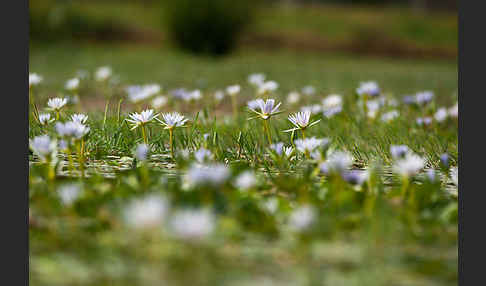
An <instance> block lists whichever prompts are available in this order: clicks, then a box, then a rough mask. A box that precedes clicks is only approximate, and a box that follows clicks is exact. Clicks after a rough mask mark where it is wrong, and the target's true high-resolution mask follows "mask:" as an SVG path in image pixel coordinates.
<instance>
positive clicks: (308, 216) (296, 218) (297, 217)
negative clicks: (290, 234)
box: [289, 205, 316, 231]
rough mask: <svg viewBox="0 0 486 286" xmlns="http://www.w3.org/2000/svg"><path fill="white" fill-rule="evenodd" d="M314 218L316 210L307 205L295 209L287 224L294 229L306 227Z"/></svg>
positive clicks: (300, 229)
mask: <svg viewBox="0 0 486 286" xmlns="http://www.w3.org/2000/svg"><path fill="white" fill-rule="evenodd" d="M315 219H316V210H315V209H314V208H313V207H312V206H309V205H304V206H301V207H299V208H297V209H295V210H294V211H293V212H292V213H291V214H290V218H289V226H290V228H291V229H292V230H294V231H303V230H306V229H308V228H309V227H310V226H311V225H312V223H313V222H314V221H315Z"/></svg>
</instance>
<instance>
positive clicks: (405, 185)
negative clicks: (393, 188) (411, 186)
mask: <svg viewBox="0 0 486 286" xmlns="http://www.w3.org/2000/svg"><path fill="white" fill-rule="evenodd" d="M407 189H408V177H403V180H402V199H405V196H406V195H407Z"/></svg>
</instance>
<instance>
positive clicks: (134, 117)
mask: <svg viewBox="0 0 486 286" xmlns="http://www.w3.org/2000/svg"><path fill="white" fill-rule="evenodd" d="M158 116H159V114H154V110H153V109H146V110H144V111H142V112H141V113H138V112H134V113H132V114H129V115H128V117H129V118H127V119H125V120H126V121H127V122H128V123H130V124H131V125H132V130H133V129H135V128H137V127H138V126H142V125H145V124H147V123H149V122H152V120H154V119H157V117H158Z"/></svg>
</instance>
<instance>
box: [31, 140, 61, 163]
mask: <svg viewBox="0 0 486 286" xmlns="http://www.w3.org/2000/svg"><path fill="white" fill-rule="evenodd" d="M29 147H30V149H32V152H33V153H34V154H36V155H37V156H39V158H40V159H41V160H42V161H46V160H48V159H49V157H50V156H51V154H52V153H53V152H54V151H55V150H56V142H55V141H54V140H51V138H50V137H49V136H48V135H40V136H36V137H34V139H31V140H29Z"/></svg>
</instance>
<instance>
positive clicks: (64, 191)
mask: <svg viewBox="0 0 486 286" xmlns="http://www.w3.org/2000/svg"><path fill="white" fill-rule="evenodd" d="M57 193H58V194H59V198H60V199H61V202H62V204H63V205H65V206H70V205H72V204H73V203H74V202H75V201H76V200H77V199H78V198H79V196H80V194H81V187H80V186H79V185H78V184H74V183H71V184H65V185H62V186H60V187H59V189H58V190H57Z"/></svg>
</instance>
